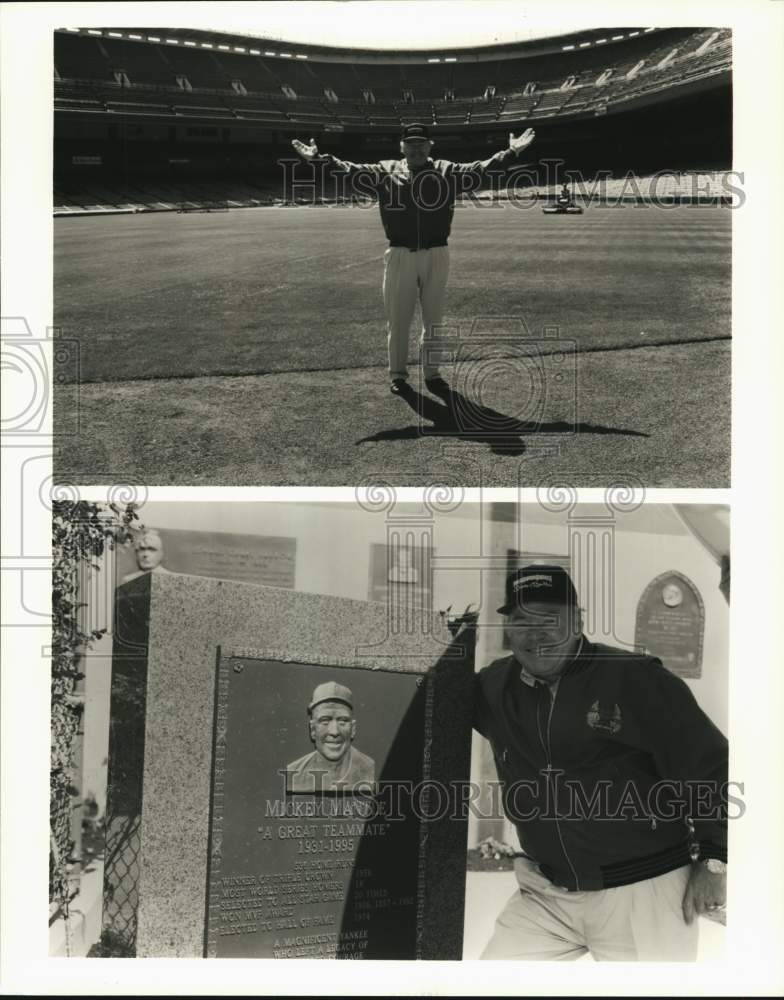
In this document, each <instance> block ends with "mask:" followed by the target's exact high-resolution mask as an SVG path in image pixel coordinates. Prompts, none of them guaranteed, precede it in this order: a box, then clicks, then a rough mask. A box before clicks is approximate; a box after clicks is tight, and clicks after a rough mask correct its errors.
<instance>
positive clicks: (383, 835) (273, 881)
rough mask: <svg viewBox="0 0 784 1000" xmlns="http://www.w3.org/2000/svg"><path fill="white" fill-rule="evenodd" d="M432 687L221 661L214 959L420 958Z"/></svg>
mask: <svg viewBox="0 0 784 1000" xmlns="http://www.w3.org/2000/svg"><path fill="white" fill-rule="evenodd" d="M430 689H431V685H430V682H429V681H428V680H427V679H426V678H425V677H424V676H422V675H418V674H410V673H393V672H391V671H390V672H387V671H381V670H367V669H358V668H349V667H330V666H321V665H314V664H301V663H285V662H280V661H276V660H269V659H257V658H253V657H250V656H241V657H237V656H223V657H220V658H219V661H218V668H217V678H216V699H215V703H216V709H215V736H214V754H213V775H212V781H213V785H212V803H211V821H210V868H209V877H208V891H207V914H206V929H205V955H206V956H207V957H217V958H223V957H226V958H344V959H349V958H351V959H371V958H372V959H379V958H383V959H414V958H416V957H417V927H418V919H417V918H418V907H419V894H420V885H419V882H420V878H419V873H420V869H421V868H422V864H421V858H422V852H423V850H424V837H423V830H422V829H420V826H421V824H420V821H419V819H418V814H419V813H420V812H421V809H417V808H416V803H417V792H416V789H417V788H420V789H421V787H422V782H423V779H424V778H426V777H427V762H426V755H425V747H426V745H427V740H428V733H429V729H430V711H431V706H430V703H429V698H428V692H429V691H430ZM309 706H312V712H311V714H309V712H308V708H309Z"/></svg>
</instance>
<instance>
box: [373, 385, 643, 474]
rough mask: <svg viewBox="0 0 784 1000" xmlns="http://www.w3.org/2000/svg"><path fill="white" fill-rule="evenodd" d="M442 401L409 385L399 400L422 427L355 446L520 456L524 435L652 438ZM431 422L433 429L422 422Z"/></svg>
mask: <svg viewBox="0 0 784 1000" xmlns="http://www.w3.org/2000/svg"><path fill="white" fill-rule="evenodd" d="M439 395H440V396H441V401H439V402H436V401H435V400H434V399H430V398H429V397H428V396H423V395H422V394H421V393H419V392H417V391H416V389H414V388H413V387H412V386H410V385H409V384H408V383H406V384H405V385H404V386H403V388H402V390H401V392H400V398H401V399H403V400H405V402H406V403H408V405H409V406H410V407H411V409H412V410H413V411H414V413H416V415H417V416H418V417H419V420H420V423H418V424H409V425H408V426H407V427H394V428H390V429H389V430H386V431H378V432H377V433H376V434H371V435H369V436H368V437H364V438H360V440H359V441H357V442H356V444H366V443H367V442H370V441H411V440H415V439H416V438H420V437H450V438H455V439H457V440H461V441H475V442H477V443H478V444H486V445H489V447H490V451H491V452H492V453H493V454H494V455H510V456H513V457H514V456H519V455H522V454H524V453H525V450H526V447H525V442H524V441H523V438H522V435H524V434H616V435H621V436H625V437H650V435H649V434H645V433H643V432H642V431H633V430H625V429H623V428H620V427H603V426H602V425H601V424H585V423H577V424H573V423H569V422H567V421H565V420H559V421H553V422H550V423H544V422H542V421H538V420H518V419H516V418H515V417H510V416H507V415H506V414H504V413H499V411H498V410H494V409H492V408H491V407H489V406H485V405H483V404H482V403H477V402H476V401H475V400H471V399H468V397H466V396H463V395H462V394H461V393H459V392H457V391H456V390H455V389H449V390H448V391H444V393H443V395H442V394H441V393H439ZM426 420H429V421H430V426H427V425H426V424H424V423H423V421H426Z"/></svg>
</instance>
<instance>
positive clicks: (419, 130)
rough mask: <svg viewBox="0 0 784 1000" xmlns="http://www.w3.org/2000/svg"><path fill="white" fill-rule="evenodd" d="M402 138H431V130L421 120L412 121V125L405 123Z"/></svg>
mask: <svg viewBox="0 0 784 1000" xmlns="http://www.w3.org/2000/svg"><path fill="white" fill-rule="evenodd" d="M400 138H401V139H429V138H430V130H429V129H428V127H427V125H423V124H422V123H421V122H412V124H411V125H404V126H403V132H402V134H401V136H400Z"/></svg>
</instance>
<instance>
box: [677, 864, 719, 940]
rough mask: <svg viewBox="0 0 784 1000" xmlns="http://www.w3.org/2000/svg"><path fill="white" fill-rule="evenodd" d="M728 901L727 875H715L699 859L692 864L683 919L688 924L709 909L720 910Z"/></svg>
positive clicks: (684, 896) (684, 898)
mask: <svg viewBox="0 0 784 1000" xmlns="http://www.w3.org/2000/svg"><path fill="white" fill-rule="evenodd" d="M726 902H727V876H726V875H714V874H713V872H709V871H708V869H707V868H706V867H705V865H703V864H701V863H700V862H699V861H697V862H695V863H694V864H693V865H692V866H691V875H690V876H689V882H688V885H687V886H686V892H685V893H684V894H683V919H684V920H685V921H686V923H687V924H691V923H693V922H694V918H695V916H698V915H699V914H701V913H705V912H706V911H707V910H718V909H720V908H721V907H722V906H724V905H725V904H726Z"/></svg>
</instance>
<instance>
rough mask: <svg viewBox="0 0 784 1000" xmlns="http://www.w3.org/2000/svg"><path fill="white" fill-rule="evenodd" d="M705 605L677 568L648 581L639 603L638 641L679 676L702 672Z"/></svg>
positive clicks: (646, 650) (638, 644)
mask: <svg viewBox="0 0 784 1000" xmlns="http://www.w3.org/2000/svg"><path fill="white" fill-rule="evenodd" d="M704 633H705V606H704V604H703V601H702V597H701V596H700V592H699V591H698V590H697V588H696V587H695V585H694V584H693V583H692V582H691V580H689V578H688V577H686V576H684V575H683V573H679V572H677V571H676V570H671V571H669V572H668V573H662V574H661V576H657V577H656V579H655V580H653V581H652V582H651V583H649V584H648V586H647V587H646V588H645V591H644V593H643V595H642V597H641V598H640V601H639V604H638V605H637V622H636V627H635V632H634V643H635V645H636V646H637V647H638V648H642V650H643V651H644V652H646V653H648V654H650V655H651V656H658V657H659V659H660V660H661V661H662V663H663V664H664V666H665V667H667V669H668V670H671V671H672V672H673V673H674V674H677V675H678V676H679V677H691V678H696V677H700V676H701V675H702V644H703V636H704Z"/></svg>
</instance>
